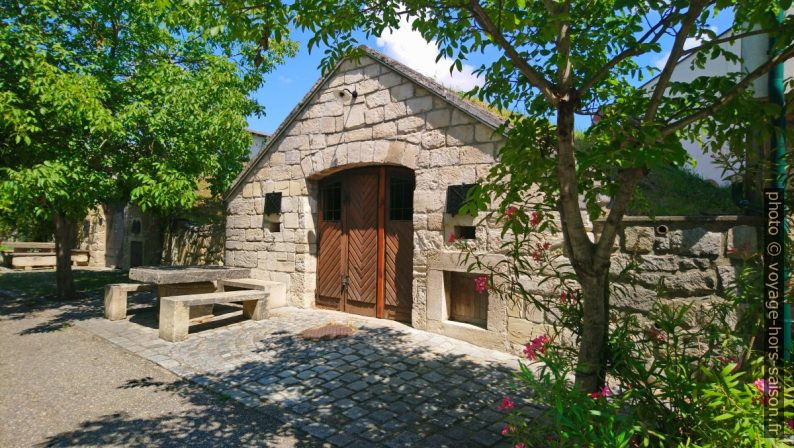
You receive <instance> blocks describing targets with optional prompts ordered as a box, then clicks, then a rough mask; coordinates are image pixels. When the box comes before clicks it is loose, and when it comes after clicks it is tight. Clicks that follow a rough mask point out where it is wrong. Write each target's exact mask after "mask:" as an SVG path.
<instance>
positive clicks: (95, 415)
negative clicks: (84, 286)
mask: <svg viewBox="0 0 794 448" xmlns="http://www.w3.org/2000/svg"><path fill="white" fill-rule="evenodd" d="M2 275H3V274H0V276H2ZM0 283H2V282H1V280H0ZM97 302H98V301H97V298H96V297H94V298H93V299H84V301H83V302H82V303H77V304H70V305H65V306H64V305H60V304H58V303H55V302H47V301H45V300H36V299H31V298H19V297H13V295H10V294H9V293H8V291H6V292H5V294H4V292H3V291H2V290H0V447H3V448H11V447H27V446H75V445H81V446H86V445H87V446H147V447H148V446H180V447H184V446H315V445H316V442H314V441H312V440H311V439H309V438H307V436H306V435H305V434H304V435H301V434H300V433H296V432H295V431H292V430H291V429H290V428H289V427H287V426H286V425H284V424H283V423H282V422H280V421H279V420H278V419H276V418H273V417H270V416H267V415H265V414H262V413H260V412H257V411H254V410H250V409H248V408H245V407H243V406H241V405H239V404H236V403H235V402H234V401H233V400H228V397H224V396H222V395H216V394H214V393H212V392H210V391H207V390H205V389H202V388H200V387H199V386H196V385H193V384H190V383H186V382H185V381H184V380H182V379H180V378H179V377H177V376H175V375H174V374H172V373H170V372H168V371H166V370H165V369H163V368H161V367H160V366H157V365H155V364H152V363H150V362H149V361H146V360H143V359H141V358H139V357H137V356H134V355H132V354H131V353H129V352H126V351H124V350H123V349H120V348H117V347H115V346H113V345H111V344H109V343H107V342H105V341H104V340H102V339H100V338H98V337H95V336H93V335H91V334H89V333H88V332H86V331H84V330H81V329H79V328H78V327H74V326H72V325H71V324H70V322H71V321H72V320H73V319H79V318H81V316H83V315H85V314H86V313H89V314H93V312H95V311H94V310H95V309H96V306H101V305H100V304H99V303H97ZM88 310H91V311H88Z"/></svg>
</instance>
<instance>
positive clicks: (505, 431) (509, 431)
mask: <svg viewBox="0 0 794 448" xmlns="http://www.w3.org/2000/svg"><path fill="white" fill-rule="evenodd" d="M512 432H513V428H511V427H509V426H507V425H505V427H504V428H502V435H503V436H506V435H508V434H510V433H512Z"/></svg>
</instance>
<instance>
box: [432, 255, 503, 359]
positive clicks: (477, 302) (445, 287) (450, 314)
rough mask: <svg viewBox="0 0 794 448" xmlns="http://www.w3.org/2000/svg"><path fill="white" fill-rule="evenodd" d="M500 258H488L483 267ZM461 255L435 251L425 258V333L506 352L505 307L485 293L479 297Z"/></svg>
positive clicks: (486, 257) (473, 276)
mask: <svg viewBox="0 0 794 448" xmlns="http://www.w3.org/2000/svg"><path fill="white" fill-rule="evenodd" d="M498 258H499V256H496V255H487V256H485V257H484V259H485V260H486V263H489V264H490V263H495V262H496V260H497V259H498ZM484 274H486V273H485V272H479V271H476V270H475V271H473V272H467V267H466V265H465V263H464V254H463V253H462V252H453V251H438V252H434V253H431V254H430V255H429V256H428V258H427V293H426V294H427V308H426V309H427V329H428V330H430V331H433V332H436V333H440V334H444V335H447V336H450V337H454V338H457V339H462V340H464V341H467V342H471V343H473V344H476V345H479V346H483V347H488V348H494V349H498V350H505V349H506V348H507V338H506V334H507V312H506V304H505V303H504V302H503V301H502V300H499V299H498V297H495V296H494V297H491V295H490V294H488V293H487V292H485V293H482V294H478V293H477V292H476V291H475V288H474V279H475V278H476V277H477V276H479V275H484Z"/></svg>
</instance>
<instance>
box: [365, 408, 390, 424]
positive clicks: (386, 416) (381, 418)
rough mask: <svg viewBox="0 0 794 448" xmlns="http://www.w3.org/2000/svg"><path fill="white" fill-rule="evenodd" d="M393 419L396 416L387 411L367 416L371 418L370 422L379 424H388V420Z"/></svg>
mask: <svg viewBox="0 0 794 448" xmlns="http://www.w3.org/2000/svg"><path fill="white" fill-rule="evenodd" d="M395 417H396V414H395V413H394V412H390V411H387V410H380V411H375V412H373V413H372V414H371V415H370V416H369V418H371V419H372V420H375V421H376V422H380V423H385V422H388V421H389V420H391V419H393V418H395Z"/></svg>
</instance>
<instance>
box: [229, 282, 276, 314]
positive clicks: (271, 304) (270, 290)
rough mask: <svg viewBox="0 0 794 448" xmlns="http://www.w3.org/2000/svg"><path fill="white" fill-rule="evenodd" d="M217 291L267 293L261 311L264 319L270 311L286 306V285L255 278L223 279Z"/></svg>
mask: <svg viewBox="0 0 794 448" xmlns="http://www.w3.org/2000/svg"><path fill="white" fill-rule="evenodd" d="M218 289H219V290H220V291H239V290H245V289H253V290H256V291H264V292H265V293H267V299H266V300H265V307H264V310H262V312H263V313H264V315H263V316H264V318H267V317H268V316H269V315H270V310H272V309H273V308H279V307H282V306H287V285H285V284H284V283H281V282H274V281H271V280H259V279H256V278H235V279H223V280H218Z"/></svg>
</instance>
